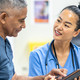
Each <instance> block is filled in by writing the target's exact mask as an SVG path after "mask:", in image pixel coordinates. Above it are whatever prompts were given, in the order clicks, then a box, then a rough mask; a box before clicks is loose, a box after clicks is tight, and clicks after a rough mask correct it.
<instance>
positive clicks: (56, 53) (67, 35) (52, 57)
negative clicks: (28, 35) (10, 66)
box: [29, 5, 80, 76]
mask: <svg viewBox="0 0 80 80" xmlns="http://www.w3.org/2000/svg"><path fill="white" fill-rule="evenodd" d="M79 31H80V9H79V7H77V6H75V5H70V6H67V7H65V8H64V9H63V10H62V11H61V12H60V14H59V17H58V18H57V20H56V21H55V23H54V26H53V37H54V40H53V41H52V42H51V43H50V44H49V43H47V44H46V45H44V46H42V47H40V48H37V49H35V50H34V51H32V52H31V53H30V57H29V76H39V75H45V74H47V73H49V72H50V71H51V70H52V69H53V68H66V69H67V70H68V73H67V75H68V74H70V73H72V72H73V71H75V70H77V69H78V68H80V58H79V56H80V54H79V53H80V48H79V47H77V46H76V45H75V44H73V43H71V40H72V38H73V37H76V36H77V35H78V34H79Z"/></svg>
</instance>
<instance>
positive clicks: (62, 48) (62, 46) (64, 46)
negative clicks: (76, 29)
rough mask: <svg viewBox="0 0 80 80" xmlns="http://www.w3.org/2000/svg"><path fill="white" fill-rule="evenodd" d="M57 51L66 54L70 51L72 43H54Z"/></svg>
mask: <svg viewBox="0 0 80 80" xmlns="http://www.w3.org/2000/svg"><path fill="white" fill-rule="evenodd" d="M54 47H55V50H56V51H57V52H59V53H62V54H63V53H65V52H66V51H70V41H65V42H63V41H62V42H61V41H56V40H55V41H54Z"/></svg>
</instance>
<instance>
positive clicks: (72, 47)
mask: <svg viewBox="0 0 80 80" xmlns="http://www.w3.org/2000/svg"><path fill="white" fill-rule="evenodd" d="M52 43H54V41H53V42H52ZM70 46H71V56H72V64H73V69H74V71H75V70H77V69H78V68H79V65H78V68H77V69H76V68H75V65H74V57H73V51H72V49H73V50H74V54H76V51H75V48H74V46H73V44H72V43H70ZM53 49H54V54H55V57H56V59H57V55H56V50H55V47H54V44H53ZM49 50H50V46H49V48H48V51H47V55H46V59H45V66H46V74H47V73H48V71H47V66H48V62H47V59H48V55H49ZM51 54H52V53H51ZM52 56H53V54H52ZM53 57H54V56H53ZM77 62H78V61H77ZM56 66H57V69H59V63H58V59H57V62H56Z"/></svg>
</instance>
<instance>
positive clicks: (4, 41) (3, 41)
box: [0, 36, 10, 45]
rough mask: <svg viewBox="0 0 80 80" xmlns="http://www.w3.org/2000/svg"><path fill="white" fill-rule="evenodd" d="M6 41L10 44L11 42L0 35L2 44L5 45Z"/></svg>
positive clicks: (0, 43)
mask: <svg viewBox="0 0 80 80" xmlns="http://www.w3.org/2000/svg"><path fill="white" fill-rule="evenodd" d="M6 43H7V44H9V45H10V43H9V41H8V39H7V38H6V39H5V40H4V39H3V38H2V37H1V36H0V45H5V44H6Z"/></svg>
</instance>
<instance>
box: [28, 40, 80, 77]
mask: <svg viewBox="0 0 80 80" xmlns="http://www.w3.org/2000/svg"><path fill="white" fill-rule="evenodd" d="M52 42H53V41H52ZM52 42H51V43H50V44H49V43H47V44H45V45H43V46H41V47H39V48H37V49H35V50H34V51H32V52H31V53H30V57H29V76H40V75H45V74H47V73H49V72H50V71H51V70H52V69H53V68H55V69H56V68H57V65H56V63H57V59H56V57H55V56H54V54H53V53H52V48H51V44H52ZM71 44H72V43H71ZM72 45H73V47H74V49H75V51H74V49H73V48H72V53H73V59H74V67H75V68H74V67H73V63H72V55H71V49H70V53H69V56H68V58H67V61H66V63H65V65H64V67H62V66H61V65H60V64H59V68H66V69H67V70H68V72H67V75H68V74H70V73H72V72H73V71H75V70H77V69H79V68H80V47H78V46H76V45H74V44H72ZM47 53H48V57H47V70H46V64H45V62H46V56H47Z"/></svg>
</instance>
